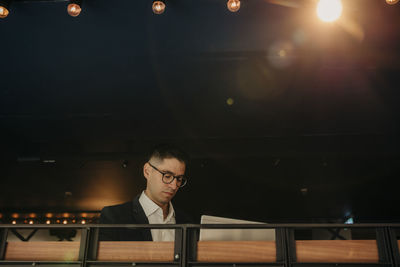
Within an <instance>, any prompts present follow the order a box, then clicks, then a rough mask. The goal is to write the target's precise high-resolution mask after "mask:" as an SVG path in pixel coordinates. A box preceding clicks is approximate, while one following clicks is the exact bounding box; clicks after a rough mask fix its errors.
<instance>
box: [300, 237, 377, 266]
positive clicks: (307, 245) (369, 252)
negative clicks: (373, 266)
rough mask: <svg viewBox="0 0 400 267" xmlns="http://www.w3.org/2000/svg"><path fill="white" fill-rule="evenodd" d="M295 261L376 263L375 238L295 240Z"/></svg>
mask: <svg viewBox="0 0 400 267" xmlns="http://www.w3.org/2000/svg"><path fill="white" fill-rule="evenodd" d="M296 257H297V262H328V263H329V262H338V263H352V262H360V263H377V262H379V256H378V246H377V243H376V240H297V241H296Z"/></svg>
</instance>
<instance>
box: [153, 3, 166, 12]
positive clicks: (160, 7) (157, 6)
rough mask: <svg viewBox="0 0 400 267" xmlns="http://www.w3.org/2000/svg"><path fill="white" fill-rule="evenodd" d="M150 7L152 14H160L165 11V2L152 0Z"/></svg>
mask: <svg viewBox="0 0 400 267" xmlns="http://www.w3.org/2000/svg"><path fill="white" fill-rule="evenodd" d="M152 8H153V12H154V14H157V15H160V14H162V13H164V11H165V3H164V2H163V1H154V2H153V7H152Z"/></svg>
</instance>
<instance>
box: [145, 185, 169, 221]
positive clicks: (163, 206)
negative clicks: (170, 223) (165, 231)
mask: <svg viewBox="0 0 400 267" xmlns="http://www.w3.org/2000/svg"><path fill="white" fill-rule="evenodd" d="M144 193H145V194H146V196H147V197H148V198H149V199H150V200H151V201H153V202H154V203H156V204H157V206H159V207H160V208H161V209H162V211H163V218H164V220H165V218H167V217H168V213H169V203H165V204H163V203H159V202H157V201H155V200H154V199H152V198H151V197H150V196H149V194H148V193H147V190H145V191H144Z"/></svg>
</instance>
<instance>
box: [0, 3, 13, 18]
mask: <svg viewBox="0 0 400 267" xmlns="http://www.w3.org/2000/svg"><path fill="white" fill-rule="evenodd" d="M10 2H11V1H4V0H0V19H4V18H6V17H7V16H8V14H9V13H10V11H9V6H10Z"/></svg>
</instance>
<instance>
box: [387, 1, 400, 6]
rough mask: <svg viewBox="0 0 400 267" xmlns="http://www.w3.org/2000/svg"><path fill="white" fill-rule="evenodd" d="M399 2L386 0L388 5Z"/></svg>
mask: <svg viewBox="0 0 400 267" xmlns="http://www.w3.org/2000/svg"><path fill="white" fill-rule="evenodd" d="M398 2H399V0H386V3H388V4H389V5H395V4H397V3H398Z"/></svg>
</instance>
